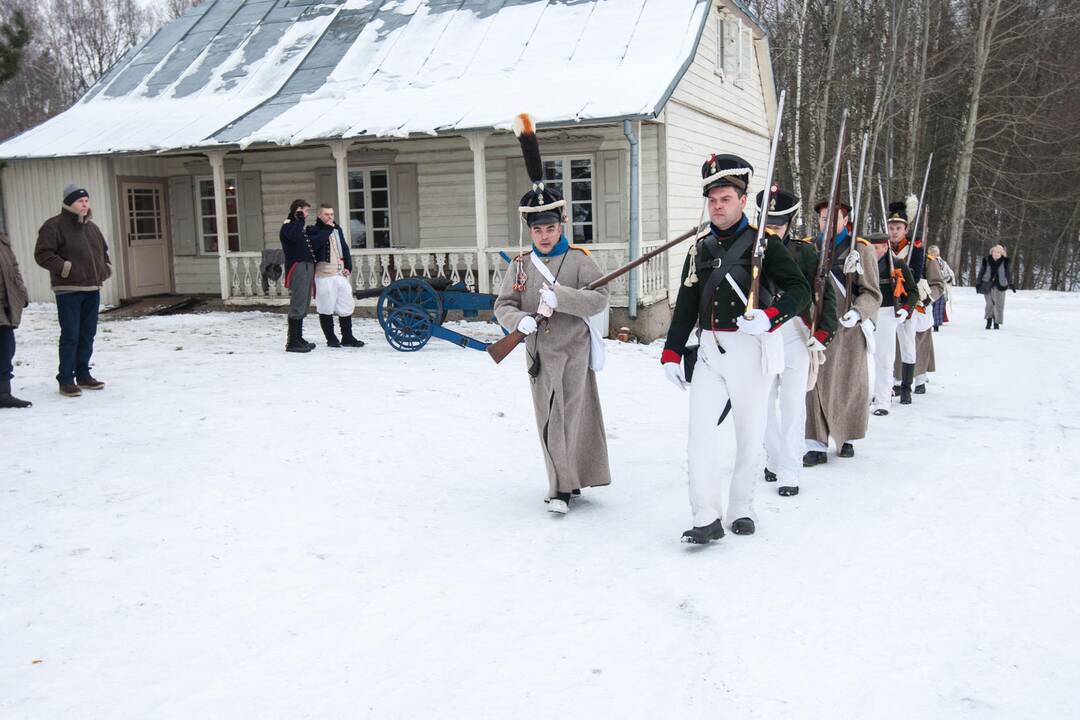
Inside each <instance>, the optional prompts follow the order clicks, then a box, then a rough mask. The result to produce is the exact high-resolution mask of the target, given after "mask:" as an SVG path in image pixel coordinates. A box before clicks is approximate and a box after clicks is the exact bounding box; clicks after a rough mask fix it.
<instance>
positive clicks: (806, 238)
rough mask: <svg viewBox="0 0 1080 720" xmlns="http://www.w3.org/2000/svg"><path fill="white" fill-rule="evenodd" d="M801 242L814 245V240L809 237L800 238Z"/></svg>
mask: <svg viewBox="0 0 1080 720" xmlns="http://www.w3.org/2000/svg"><path fill="white" fill-rule="evenodd" d="M799 242H801V243H806V244H807V245H813V244H814V238H812V237H810V236H809V235H807V236H806V237H804V238H799Z"/></svg>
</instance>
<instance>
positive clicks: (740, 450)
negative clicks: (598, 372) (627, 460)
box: [660, 155, 810, 544]
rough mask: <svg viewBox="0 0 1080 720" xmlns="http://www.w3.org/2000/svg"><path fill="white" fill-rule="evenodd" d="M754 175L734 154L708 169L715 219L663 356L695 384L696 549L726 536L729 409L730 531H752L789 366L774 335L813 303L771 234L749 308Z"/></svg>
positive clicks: (705, 191) (685, 278) (689, 268)
mask: <svg viewBox="0 0 1080 720" xmlns="http://www.w3.org/2000/svg"><path fill="white" fill-rule="evenodd" d="M752 174H753V168H751V167H750V164H749V163H748V162H746V161H745V160H743V159H742V158H740V157H737V156H735V155H712V156H711V157H710V158H709V159H708V160H706V161H705V164H704V165H702V168H701V176H702V195H703V196H704V197H705V208H704V210H703V213H704V212H707V213H708V217H709V221H710V225H709V229H708V231H707V232H705V233H704V234H702V235H701V236H699V237H698V238H696V239H695V240H694V242H693V243H692V244H691V246H690V252H689V255H688V256H687V258H686V261H685V262H684V263H683V269H682V274H681V278H682V285H681V286H680V287H679V295H678V298H677V299H676V302H675V310H674V312H673V315H672V318H671V327H670V328H669V329H668V334H667V341H666V342H665V343H664V352H663V355H662V356H661V358H660V360H661V362H662V363H663V366H664V372H665V373H666V374H667V376H668V379H669V380H671V381H672V382H673V383H674V384H676V385H677V386H678V387H680V388H681V389H683V390H685V389H686V386H687V385H689V386H690V432H689V435H690V437H689V443H688V445H689V448H688V465H689V474H690V508H691V511H692V513H693V523H694V526H693V527H692V528H691V529H689V530H687V531H686V532H684V533H683V540H684V541H685V542H690V543H699V544H704V543H708V542H710V541H711V540H717V539H719V538H721V537H723V536H724V523H723V518H724V498H723V495H722V486H723V483H722V480H721V478H720V477H719V476H718V473H717V472H716V465H717V463H718V461H719V456H718V453H717V434H718V430H717V426H718V425H719V424H720V423H721V422H722V421H723V419H724V417H725V416H726V414H727V412H728V410H729V409H730V411H731V414H732V417H733V421H734V424H735V442H736V451H735V466H734V468H733V471H732V478H731V488H730V493H729V497H728V507H727V517H728V518H729V520H730V523H731V530H732V532H734V533H736V534H738V535H750V534H752V533H753V532H754V530H755V524H754V511H753V492H754V483H755V482H756V481H757V480H758V478H760V477H761V475H762V471H763V470H764V454H763V452H762V449H763V447H762V446H763V443H764V435H765V425H766V415H767V413H766V403H767V401H768V396H769V388H770V386H771V384H772V381H773V379H774V378H775V377H776V375H777V374H779V373H780V371H781V370H782V369H783V349H784V348H783V337H782V336H781V334H780V333H777V332H773V331H775V330H776V329H777V328H778V327H780V326H781V325H783V323H785V322H786V321H788V320H790V319H791V318H793V317H795V316H797V315H798V314H799V313H801V312H802V311H803V310H805V309H806V307H807V306H808V305H809V304H810V285H809V283H808V282H807V281H806V278H805V277H804V276H803V273H802V271H800V269H799V266H798V265H797V264H796V263H795V261H794V260H793V259H792V258H791V254H790V253H789V252H788V251H787V249H785V248H784V244H783V242H782V241H781V240H780V238H778V237H777V236H775V235H773V234H772V233H767V234H766V236H765V237H766V246H765V250H764V256H763V258H762V282H761V284H760V296H759V298H760V304H761V306H762V307H761V308H747V306H746V305H747V295H748V290H749V287H750V265H751V257H752V254H753V250H754V241H755V236H756V234H757V229H756V228H754V227H753V226H751V225H750V223H749V221H748V220H747V218H746V215H745V214H744V210H745V208H746V193H747V188H748V186H749V184H750V176H751V175H752ZM762 308H764V309H762ZM695 324H696V325H697V326H698V331H697V333H696V334H697V336H698V340H699V346H698V350H697V352H696V364H693V363H688V365H687V368H688V369H689V370H690V371H691V372H690V373H686V372H684V370H683V368H682V362H683V360H684V358H686V356H687V340H688V339H689V337H690V333H691V332H692V331H693V330H694V326H695ZM686 359H687V360H691V359H692V358H686ZM695 365H696V366H695ZM688 374H689V376H690V377H689V381H688V378H687V375H688Z"/></svg>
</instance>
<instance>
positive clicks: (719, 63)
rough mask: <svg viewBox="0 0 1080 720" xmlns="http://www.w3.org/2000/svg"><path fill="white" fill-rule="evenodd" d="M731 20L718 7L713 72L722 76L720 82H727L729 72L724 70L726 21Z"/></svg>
mask: <svg viewBox="0 0 1080 720" xmlns="http://www.w3.org/2000/svg"><path fill="white" fill-rule="evenodd" d="M726 22H731V21H730V20H728V19H727V18H726V17H724V13H723V11H722V10H720V9H719V8H717V18H716V34H715V38H714V39H715V40H716V49H715V55H716V56H715V57H714V58H713V73H715V74H716V75H718V76H719V77H720V82H727V74H726V73H725V71H724V23H726Z"/></svg>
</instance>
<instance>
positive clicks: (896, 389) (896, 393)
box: [892, 385, 900, 397]
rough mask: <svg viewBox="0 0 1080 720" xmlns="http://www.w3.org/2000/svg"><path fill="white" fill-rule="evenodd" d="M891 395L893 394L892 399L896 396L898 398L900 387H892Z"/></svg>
mask: <svg viewBox="0 0 1080 720" xmlns="http://www.w3.org/2000/svg"><path fill="white" fill-rule="evenodd" d="M892 394H893V397H896V396H898V395H899V394H900V386H899V385H893V386H892Z"/></svg>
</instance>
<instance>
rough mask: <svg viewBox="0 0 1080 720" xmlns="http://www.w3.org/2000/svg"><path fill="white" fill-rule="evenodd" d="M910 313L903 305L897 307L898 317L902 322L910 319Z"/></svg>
mask: <svg viewBox="0 0 1080 720" xmlns="http://www.w3.org/2000/svg"><path fill="white" fill-rule="evenodd" d="M909 315H910V313H909V312H908V311H907V310H905V309H904V308H902V307H899V308H896V319H897V320H899V321H900V322H903V321H904V320H907V319H908V316H909Z"/></svg>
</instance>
